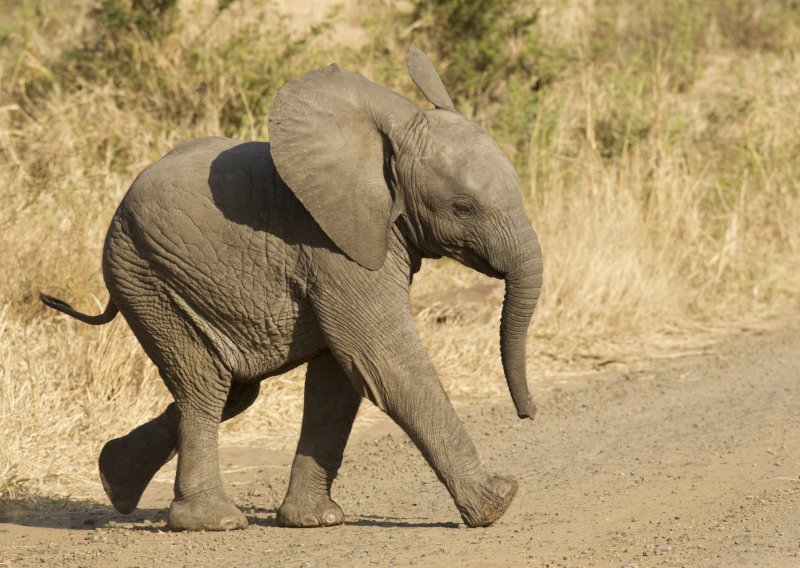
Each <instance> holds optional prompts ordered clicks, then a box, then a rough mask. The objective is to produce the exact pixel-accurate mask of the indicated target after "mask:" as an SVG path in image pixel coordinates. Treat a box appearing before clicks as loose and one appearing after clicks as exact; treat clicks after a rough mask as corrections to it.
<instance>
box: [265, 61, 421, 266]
mask: <svg viewBox="0 0 800 568" xmlns="http://www.w3.org/2000/svg"><path fill="white" fill-rule="evenodd" d="M419 110H420V109H419V107H418V106H417V105H415V104H414V103H412V102H411V101H409V100H408V99H405V98H404V97H401V96H400V95H398V94H396V93H393V92H392V91H390V90H389V89H386V88H385V87H382V86H380V85H378V84H376V83H373V82H371V81H368V80H367V79H365V78H364V77H362V76H361V75H358V74H356V73H350V72H347V71H343V70H342V69H340V68H339V67H338V66H337V65H330V66H328V67H325V68H323V69H319V70H317V71H312V72H310V73H307V74H306V75H303V76H301V77H298V78H296V79H292V80H291V81H289V82H288V83H286V85H284V86H283V87H282V88H281V90H280V91H278V94H277V96H276V97H275V101H274V103H273V105H272V111H271V113H270V117H269V136H270V151H271V153H272V158H273V160H274V161H275V166H276V168H277V170H278V173H279V174H280V176H281V178H283V181H285V182H286V184H287V185H288V186H289V187H290V188H291V190H292V191H293V192H294V194H295V195H296V196H297V198H298V199H299V200H300V202H301V203H302V204H303V206H304V207H305V208H306V209H307V210H308V211H309V212H310V213H311V216H312V217H313V218H314V220H315V221H316V222H317V223H318V224H319V225H320V227H322V230H323V231H325V234H327V235H328V237H330V239H331V240H332V241H333V242H334V243H335V244H336V246H337V247H339V248H340V249H341V250H342V251H343V252H344V253H345V254H346V255H347V256H349V257H350V258H351V259H353V260H354V261H356V262H357V263H358V264H360V265H361V266H364V267H365V268H368V269H370V270H377V269H379V268H380V267H381V266H382V265H383V261H384V259H385V258H386V252H387V250H388V243H389V231H390V228H391V225H392V223H394V220H395V219H394V218H393V213H394V215H395V216H396V212H395V208H394V207H393V196H392V193H391V191H390V184H389V182H388V181H387V175H388V168H387V164H388V159H389V157H390V155H391V152H392V147H393V145H392V143H391V141H392V139H394V138H396V137H398V136H399V133H400V132H402V128H403V126H404V125H405V124H406V123H407V122H408V121H410V120H411V119H412V118H413V117H414V116H416V114H417V113H418V112H419Z"/></svg>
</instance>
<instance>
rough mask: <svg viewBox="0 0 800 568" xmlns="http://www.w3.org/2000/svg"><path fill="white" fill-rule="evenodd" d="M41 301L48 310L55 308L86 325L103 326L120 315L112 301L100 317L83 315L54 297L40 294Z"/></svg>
mask: <svg viewBox="0 0 800 568" xmlns="http://www.w3.org/2000/svg"><path fill="white" fill-rule="evenodd" d="M39 299H40V300H41V301H42V302H43V303H44V305H45V306H47V307H48V308H53V309H54V310H58V311H59V312H61V313H64V314H67V315H68V316H71V317H73V318H75V319H76V320H80V321H82V322H84V323H89V324H92V325H103V324H106V323H108V322H110V321H111V320H113V319H114V317H115V316H116V315H117V314H118V313H119V310H118V309H117V306H115V305H114V304H112V303H111V300H109V301H108V305H107V306H106V309H105V311H104V312H103V313H102V314H100V315H98V316H90V315H86V314H82V313H81V312H78V311H76V310H74V309H73V308H72V306H70V305H69V304H67V303H66V302H62V301H61V300H59V299H58V298H53V297H52V296H47V295H45V294H39Z"/></svg>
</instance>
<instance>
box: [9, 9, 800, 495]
mask: <svg viewBox="0 0 800 568" xmlns="http://www.w3.org/2000/svg"><path fill="white" fill-rule="evenodd" d="M724 4H725V3H723V2H719V3H714V2H712V3H703V4H702V6H705V7H706V8H703V9H704V10H706V11H705V12H703V13H699V14H695V12H693V10H695V9H696V10H699V7H700V4H699V3H697V4H695V3H691V2H678V1H671V2H666V3H660V2H646V3H636V2H632V1H628V0H617V1H616V2H613V3H608V4H606V5H604V6H597V5H596V4H595V3H593V2H583V1H580V0H576V1H573V2H566V3H564V2H557V1H555V0H542V2H541V3H540V5H539V7H538V12H537V14H538V17H537V19H536V21H535V23H533V24H532V25H533V32H534V36H535V37H536V41H537V42H538V43H537V51H536V53H539V54H540V55H539V56H538V57H539V59H538V60H537V61H539V62H540V63H541V64H542V65H545V64H546V65H547V73H546V80H542V84H538V83H537V82H535V81H531V78H530V77H527V78H525V77H523V78H522V79H521V78H520V76H519V72H518V71H515V73H517V75H513V76H512V75H510V76H509V79H508V81H507V82H505V83H503V82H501V83H499V84H498V85H497V86H496V88H495V89H494V90H491V91H489V90H487V91H486V92H487V95H486V96H487V99H486V101H484V102H485V103H486V104H484V105H483V106H482V107H481V108H478V107H473V106H470V105H469V104H467V103H468V101H464V100H460V99H459V100H458V104H459V106H460V108H462V109H464V110H465V112H468V113H469V112H472V111H474V112H475V116H476V118H478V119H479V120H481V121H482V122H483V123H484V124H485V125H486V126H487V128H490V129H491V130H492V131H493V133H494V135H495V136H496V138H497V139H498V141H499V142H500V144H501V145H502V146H503V147H504V148H505V149H506V150H507V151H508V152H509V154H510V155H511V156H512V159H513V160H514V162H515V163H516V164H517V165H518V166H519V169H520V175H521V178H522V180H523V191H524V193H525V196H526V199H527V206H528V209H529V213H530V216H531V218H532V219H533V220H534V224H535V226H536V228H537V230H538V232H539V234H540V237H541V241H542V244H543V248H544V254H545V268H546V273H545V288H544V296H543V298H542V302H541V307H540V309H539V311H538V313H537V315H536V318H535V322H534V326H533V329H532V334H531V336H530V340H529V350H530V357H529V371H530V374H531V377H532V381H533V382H534V383H535V384H541V382H542V381H543V380H545V377H546V376H560V375H562V374H569V373H577V372H584V371H589V370H592V369H595V368H605V366H607V365H609V364H613V363H625V362H629V361H632V360H637V359H641V358H643V357H647V356H649V355H654V354H665V353H666V354H669V353H673V352H674V351H675V350H676V349H682V348H684V347H685V346H686V345H689V344H691V341H692V338H693V337H696V335H697V334H698V333H700V332H703V331H706V330H708V329H713V328H716V327H719V326H724V325H726V324H730V323H731V322H739V321H742V320H753V319H763V318H765V317H768V316H769V315H770V314H774V313H779V312H785V311H786V310H787V309H794V308H793V306H796V302H797V298H798V290H800V182H799V181H798V179H800V176H799V175H798V174H800V162H799V161H798V160H797V155H798V150H800V134H798V133H800V114H798V113H797V111H796V109H797V103H796V101H797V100H800V81H798V79H800V60H799V59H798V57H797V47H798V42H797V40H796V39H794V40H793V39H792V38H797V37H798V35H797V34H796V33H795V32H797V30H798V29H800V28H799V27H798V26H797V21H798V15H797V9H796V8H792V7H791V6H789V5H788V4H784V3H779V2H773V3H769V2H768V3H756V2H744V1H743V2H740V3H738V4H737V6H739V8H737V10H739V12H740V13H733V14H728V13H727V12H726V10H725V9H724ZM91 5H93V4H89V3H87V2H82V3H78V4H73V3H66V2H49V3H39V4H36V3H33V4H30V3H21V2H9V1H5V2H3V3H0V14H1V15H2V21H3V25H2V26H0V163H1V164H2V167H0V188H2V189H0V251H2V255H0V274H2V275H3V286H2V288H0V432H2V433H3V436H4V444H3V445H0V497H9V496H14V495H15V494H24V493H26V492H31V491H34V492H35V491H45V492H51V493H52V492H62V493H63V492H73V493H78V494H85V495H92V496H98V495H100V490H99V485H98V484H97V480H96V474H95V473H94V467H95V466H94V463H95V460H96V456H97V455H98V452H99V448H100V446H101V445H102V443H103V442H104V441H105V440H106V439H108V438H109V437H112V436H115V435H119V434H121V433H124V432H126V431H127V430H128V429H130V428H131V427H133V426H135V425H137V424H138V423H140V422H141V421H142V420H144V419H146V418H148V417H150V416H152V415H153V414H154V413H156V412H158V411H159V410H160V408H161V407H162V406H163V405H164V404H166V401H167V399H168V397H167V394H166V392H165V389H164V388H163V386H162V385H161V383H160V380H159V379H158V377H157V373H156V372H155V370H154V368H153V367H152V365H151V364H150V363H149V362H148V361H147V360H146V358H145V357H144V355H143V354H142V352H141V350H140V349H139V347H138V345H137V344H136V342H135V341H134V340H133V338H132V337H131V334H130V333H129V332H128V330H127V328H126V327H125V325H124V322H122V321H116V322H114V323H113V324H111V325H109V326H105V327H103V328H92V327H89V326H84V325H82V324H80V323H78V322H75V321H72V320H69V319H68V318H65V317H62V316H58V315H56V314H55V313H53V312H52V311H47V310H45V309H44V308H43V307H42V306H41V305H39V303H38V302H37V300H36V297H37V293H38V291H39V290H46V291H47V292H48V293H51V294H54V295H57V296H61V297H64V298H65V299H67V300H68V301H72V302H73V304H74V305H76V306H77V307H79V308H80V309H83V310H87V311H94V312H96V311H99V310H100V309H101V308H102V305H103V304H104V302H105V300H106V293H105V290H104V287H103V284H102V277H101V274H100V253H101V247H102V242H103V236H104V232H105V229H106V226H107V223H108V221H109V219H110V218H111V215H112V214H113V211H114V209H115V207H116V204H117V203H118V202H119V200H120V199H121V197H122V195H123V194H124V192H125V190H126V189H127V186H128V184H129V183H130V182H131V181H132V179H133V178H134V177H135V175H136V173H137V172H138V171H139V170H141V168H143V167H144V166H145V165H146V164H148V163H149V162H151V161H152V160H154V159H157V158H158V157H159V156H160V155H162V154H163V153H164V152H165V151H167V150H168V149H169V148H170V147H172V146H173V145H175V144H176V143H178V142H179V141H181V140H184V139H187V138H191V137H195V136H199V135H206V134H225V135H235V136H239V137H242V138H260V139H265V138H266V136H267V132H266V114H267V113H268V110H269V103H270V101H271V99H272V96H273V95H274V92H275V90H276V89H277V88H278V87H279V86H280V84H281V83H282V82H283V81H284V80H285V78H287V77H289V76H292V75H296V74H299V73H301V72H303V71H305V70H307V69H310V68H313V67H316V66H319V65H322V64H325V63H327V62H329V61H330V60H333V59H339V60H341V61H342V62H344V63H346V64H347V65H348V66H350V67H351V68H359V69H362V70H364V72H365V73H368V74H369V75H371V76H373V77H380V78H382V80H383V79H386V80H387V81H388V82H389V83H390V84H393V85H395V86H396V87H398V88H402V89H403V90H404V92H406V93H407V94H409V95H410V96H417V97H418V95H416V94H414V93H413V90H412V89H411V87H410V82H409V81H408V79H407V78H406V77H405V75H404V70H403V61H402V51H403V50H404V48H405V47H406V46H407V44H408V42H409V41H410V40H411V39H414V38H415V36H414V34H418V35H417V36H416V39H415V41H419V42H420V43H423V44H425V42H428V43H429V44H432V42H434V39H432V38H431V37H430V36H424V35H421V34H423V33H425V30H426V26H430V25H432V24H431V23H430V22H431V21H433V20H431V17H430V16H429V15H426V16H424V18H427V19H425V20H424V21H422V22H416V23H413V25H408V23H407V19H408V18H409V17H414V14H413V13H410V12H409V11H408V10H407V9H405V8H402V7H401V8H402V9H400V11H397V8H396V7H395V6H394V4H393V3H391V2H381V1H377V0H376V2H375V5H376V7H377V8H378V9H379V10H381V11H382V12H380V13H382V14H385V15H386V16H385V17H384V18H378V19H376V18H372V19H370V20H369V21H362V22H360V24H361V26H362V28H363V29H364V30H365V32H366V35H367V36H368V37H369V38H370V40H369V41H368V42H367V44H366V46H365V47H364V48H363V49H360V50H353V49H349V48H347V47H346V46H344V45H341V44H340V43H337V41H336V38H337V37H339V36H338V34H333V36H326V34H325V29H323V28H324V26H323V28H319V29H317V30H315V31H314V32H313V33H305V35H303V34H304V32H303V31H302V30H303V29H304V28H303V26H302V25H300V26H298V25H297V22H294V23H293V25H292V26H285V25H283V23H282V21H281V19H280V18H279V17H278V16H277V12H276V10H277V7H276V6H275V5H274V4H270V3H258V4H253V5H250V4H245V3H234V4H233V5H231V6H230V7H229V9H227V10H225V11H223V12H220V13H217V12H215V10H214V6H212V5H210V4H208V3H205V2H184V3H181V4H180V5H179V6H180V10H181V11H180V16H179V21H178V24H179V25H178V26H177V28H176V30H175V31H174V32H173V33H171V34H169V35H168V36H166V37H165V38H164V39H163V40H160V41H158V42H153V41H149V40H147V38H145V37H142V36H141V35H137V34H136V33H133V34H131V35H130V36H126V37H127V39H126V40H125V41H126V42H125V43H124V44H123V45H122V47H121V48H120V46H119V45H116V46H115V47H114V46H112V47H114V49H117V48H120V49H122V51H121V52H113V50H112V49H111V48H110V47H108V45H106V44H103V45H100V44H99V43H97V41H96V40H97V38H98V37H100V36H99V35H98V33H97V30H95V29H94V28H93V26H95V27H96V26H97V22H94V21H93V20H92V19H91V18H90V17H89V16H88V15H87V14H88V13H89V7H90V6H91ZM664 6H666V7H667V8H668V9H667V8H664ZM708 6H711V8H708ZM714 6H716V7H717V8H716V11H714V10H715V8H714ZM349 12H352V10H349ZM734 12H736V11H734ZM372 13H373V14H374V13H375V12H374V11H373V12H372ZM737 14H738V15H737ZM404 18H405V19H406V20H405V22H406V23H405V24H404V25H402V26H401V25H399V24H397V22H401V21H404V20H403V19H404ZM726 18H727V19H726ZM737 18H738V19H737ZM676 21H677V22H678V24H677V25H671V27H670V26H667V25H666V24H664V22H676ZM347 25H352V22H348V23H347ZM414 25H416V27H414ZM334 28H335V20H334ZM93 30H94V31H93ZM287 30H291V31H287ZM298 30H300V31H298ZM92 38H94V39H92ZM331 38H333V39H331ZM89 39H92V41H94V42H95V43H92V41H89ZM106 39H107V38H106ZM90 47H91V48H92V49H89V48H90ZM81 49H83V51H81ZM103 50H105V51H103ZM68 53H72V54H73V55H74V57H73V58H72V59H70V58H68V57H66V56H65V54H68ZM76 54H77V55H76ZM443 63H444V64H445V66H446V63H447V62H446V61H445V62H443ZM87 65H88V66H89V68H88V70H87ZM92 65H94V67H92ZM535 71H536V70H534V72H535ZM413 291H414V299H415V304H416V306H417V322H418V325H419V327H420V329H421V332H422V334H423V336H424V338H425V341H426V343H427V345H428V346H429V350H430V353H431V357H432V358H433V360H434V362H435V365H436V367H437V368H438V370H439V372H440V375H441V377H442V380H443V382H444V384H445V386H446V388H447V389H448V391H449V392H450V393H451V394H455V395H475V394H481V395H498V396H506V395H505V387H504V384H503V381H502V372H501V369H500V365H499V355H498V348H497V333H498V330H497V317H498V313H499V302H500V296H501V291H500V290H499V289H498V288H497V286H496V285H495V284H493V283H492V282H490V281H489V280H487V279H485V278H483V277H481V276H480V275H477V274H474V273H471V272H469V271H468V270H466V269H464V268H462V267H460V266H458V265H457V264H456V263H454V262H451V261H441V262H437V263H426V265H425V266H424V267H423V270H422V273H421V274H420V275H419V276H418V277H417V278H416V279H415V285H414V288H413ZM301 385H302V381H301V372H300V371H297V372H293V373H291V374H290V375H288V376H287V377H284V378H280V379H275V380H272V381H271V382H269V383H268V384H266V385H265V388H264V389H263V395H262V397H261V399H260V400H259V401H258V402H257V403H256V407H255V408H254V409H252V410H251V411H249V412H248V413H246V414H245V415H244V416H243V417H241V418H238V419H237V420H235V421H234V422H233V423H232V424H228V425H226V426H225V427H224V432H225V435H227V436H236V435H241V434H242V433H245V432H259V433H263V432H266V431H267V430H269V429H276V428H277V429H279V430H281V431H289V432H291V431H293V430H294V429H296V428H297V425H298V421H299V413H300V408H301V405H302V401H301Z"/></svg>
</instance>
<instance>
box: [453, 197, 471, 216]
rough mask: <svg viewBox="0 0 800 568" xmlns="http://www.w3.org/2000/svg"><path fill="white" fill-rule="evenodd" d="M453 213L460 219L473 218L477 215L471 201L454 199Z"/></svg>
mask: <svg viewBox="0 0 800 568" xmlns="http://www.w3.org/2000/svg"><path fill="white" fill-rule="evenodd" d="M453 213H455V214H456V215H458V216H459V217H472V216H473V215H475V204H474V203H472V201H470V200H469V199H454V200H453Z"/></svg>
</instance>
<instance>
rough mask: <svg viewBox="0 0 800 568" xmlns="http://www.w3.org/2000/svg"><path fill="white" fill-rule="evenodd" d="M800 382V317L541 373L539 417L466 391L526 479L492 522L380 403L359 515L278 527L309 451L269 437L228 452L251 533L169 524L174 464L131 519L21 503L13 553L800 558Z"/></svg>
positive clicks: (356, 506)
mask: <svg viewBox="0 0 800 568" xmlns="http://www.w3.org/2000/svg"><path fill="white" fill-rule="evenodd" d="M798 379H800V327H798V326H796V325H795V326H791V327H789V328H784V329H782V330H777V331H769V332H760V333H755V334H753V333H750V334H748V335H744V336H742V337H740V338H738V339H735V340H733V341H729V342H727V343H725V344H723V345H721V346H719V347H717V348H715V349H714V350H713V352H711V353H709V354H707V355H703V356H697V357H692V358H685V359H680V360H675V361H671V362H669V363H666V364H665V363H664V362H663V361H662V362H653V363H651V364H649V365H647V366H646V367H643V368H642V369H640V370H638V371H635V372H628V373H625V374H619V373H618V374H608V375H601V376H597V375H596V376H594V377H592V378H591V379H586V380H570V381H563V382H559V383H554V384H546V385H541V384H540V385H538V388H537V389H536V390H537V391H538V392H537V397H538V401H539V407H540V414H539V416H538V417H537V419H536V421H535V422H521V421H518V420H517V419H516V417H515V415H514V412H513V409H512V406H511V403H510V402H509V401H500V400H498V401H487V400H459V401H457V403H458V408H459V412H460V414H461V416H462V417H463V418H464V420H465V421H466V423H467V426H468V428H469V430H470V432H471V433H472V434H473V436H474V439H475V441H476V443H477V445H478V446H479V449H480V451H481V452H482V455H483V457H484V459H485V461H486V462H487V463H488V464H490V465H491V466H492V467H493V468H495V469H496V470H497V471H500V472H507V473H510V474H512V475H513V476H514V477H515V478H516V479H518V480H519V482H520V492H519V494H518V496H517V498H516V501H515V502H514V504H513V505H512V507H511V509H510V510H509V512H508V513H507V515H506V516H505V517H504V518H503V519H501V521H500V522H499V523H498V524H497V525H496V526H494V527H491V528H488V529H466V528H464V527H463V525H460V524H459V517H458V514H457V512H456V510H455V507H454V506H453V504H452V503H451V501H450V499H449V497H448V495H447V493H446V492H445V490H444V488H443V487H442V486H441V485H440V484H439V483H438V482H437V481H436V479H435V478H434V476H433V474H432V473H431V471H430V470H429V469H428V467H427V465H426V464H425V463H424V462H423V460H422V459H421V457H420V455H419V454H418V452H417V451H416V449H415V448H414V447H413V446H412V445H411V444H410V443H409V442H408V440H407V439H406V438H405V437H404V435H403V434H402V433H401V432H400V431H399V430H398V429H397V428H396V427H395V426H393V425H392V424H391V423H390V422H389V421H388V420H386V419H385V418H382V417H378V416H377V415H376V414H375V413H374V412H373V413H372V415H371V417H368V418H367V419H366V420H363V419H362V420H361V421H360V422H361V424H358V423H357V431H356V433H355V436H354V438H353V440H352V442H351V444H350V445H349V447H348V450H347V455H346V458H345V465H344V467H343V469H342V472H341V476H340V478H339V480H338V481H337V483H336V486H335V495H334V497H335V498H336V499H337V501H338V502H339V503H340V504H341V505H342V508H343V509H344V511H345V513H346V514H347V515H348V520H347V524H346V525H345V526H343V527H336V528H331V529H306V530H297V529H281V528H277V527H276V526H275V509H276V507H277V506H278V505H279V504H280V500H281V497H282V495H283V492H284V490H285V487H286V483H287V474H288V470H289V464H290V460H291V452H289V451H275V450H269V449H265V446H266V447H267V448H268V447H270V446H269V444H268V443H267V442H266V441H265V443H264V444H258V443H251V444H248V446H247V447H225V448H224V449H223V452H222V456H223V468H224V469H225V471H226V473H225V475H224V478H225V482H226V483H227V485H228V490H229V493H230V494H231V495H232V496H233V498H234V500H235V502H236V503H237V504H239V505H240V506H241V507H242V508H243V509H244V510H245V511H246V513H247V515H248V517H249V519H250V522H251V527H250V528H249V529H248V530H246V531H240V532H235V533H225V534H211V533H205V534H203V533H201V534H173V533H165V532H162V531H161V529H162V528H163V524H164V508H165V507H167V505H168V503H169V494H170V491H169V489H170V487H169V483H168V479H169V472H166V473H165V474H164V475H161V476H160V477H159V478H158V479H160V481H159V482H158V483H154V484H153V486H151V488H150V489H148V492H147V493H146V494H145V499H144V502H143V507H144V508H143V509H141V510H139V511H137V512H136V513H134V514H133V515H132V516H130V517H123V516H121V515H118V514H116V513H114V512H113V511H112V510H111V509H110V508H109V507H108V506H107V505H106V504H104V503H97V502H93V501H88V500H87V501H83V502H77V503H75V502H72V503H69V504H59V503H42V504H41V506H42V511H44V510H47V511H49V512H47V513H44V512H37V511H36V510H35V509H34V510H31V509H30V508H28V509H26V510H18V511H16V512H14V511H13V510H11V509H12V508H11V507H8V505H10V504H8V503H7V504H6V505H7V510H6V518H5V521H6V522H4V523H3V524H0V566H41V565H53V566H55V565H58V566H62V565H63V566H156V565H160V566H164V565H170V566H171V565H175V566H184V565H185V566H264V565H280V566H325V565H331V566H369V565H388V566H394V565H411V564H417V565H424V566H500V565H502V566H546V565H550V566H562V565H564V566H693V567H694V566H720V567H728V566H787V567H788V566H800V556H799V553H800V382H798ZM265 440H266V439H265ZM61 505H65V508H62V510H63V511H65V512H63V513H57V512H55V513H54V512H53V511H54V510H56V511H57V510H58V508H59V506H61ZM67 511H70V512H67ZM75 511H77V512H75Z"/></svg>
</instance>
